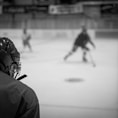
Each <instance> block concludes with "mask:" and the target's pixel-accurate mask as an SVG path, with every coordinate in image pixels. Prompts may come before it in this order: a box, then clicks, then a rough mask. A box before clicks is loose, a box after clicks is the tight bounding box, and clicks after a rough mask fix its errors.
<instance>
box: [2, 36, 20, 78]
mask: <svg viewBox="0 0 118 118" xmlns="http://www.w3.org/2000/svg"><path fill="white" fill-rule="evenodd" d="M0 70H1V71H3V72H5V73H7V74H8V75H10V76H12V77H14V78H16V76H17V75H18V74H19V72H20V70H21V64H20V53H19V52H18V51H17V49H16V47H15V45H14V43H13V42H12V41H11V40H10V39H9V38H6V37H0Z"/></svg>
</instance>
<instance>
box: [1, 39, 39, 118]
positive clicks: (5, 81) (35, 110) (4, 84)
mask: <svg viewBox="0 0 118 118" xmlns="http://www.w3.org/2000/svg"><path fill="white" fill-rule="evenodd" d="M1 40H4V41H3V42H4V43H2V42H1ZM7 41H8V42H7ZM0 44H1V45H0V118H40V116H39V112H40V111H39V102H38V99H37V96H36V94H35V92H34V91H33V90H32V89H31V88H30V87H28V86H27V85H25V84H23V83H22V82H20V81H18V80H16V79H15V77H16V75H17V74H16V75H15V76H14V73H15V72H17V69H18V67H17V68H16V66H18V65H19V64H18V63H17V60H18V59H15V60H14V61H13V60H12V59H13V58H14V57H17V58H19V53H18V52H17V50H16V49H14V48H13V47H14V45H12V43H10V42H9V40H7V38H0ZM3 47H6V48H3ZM8 47H9V50H10V49H11V51H10V52H9V53H12V55H13V54H15V55H14V56H13V58H11V57H12V55H11V54H8V53H7V52H8V51H7V48H8ZM12 61H13V62H12ZM14 64H15V65H16V66H14ZM12 66H13V67H12ZM14 67H15V68H14ZM14 69H16V70H14Z"/></svg>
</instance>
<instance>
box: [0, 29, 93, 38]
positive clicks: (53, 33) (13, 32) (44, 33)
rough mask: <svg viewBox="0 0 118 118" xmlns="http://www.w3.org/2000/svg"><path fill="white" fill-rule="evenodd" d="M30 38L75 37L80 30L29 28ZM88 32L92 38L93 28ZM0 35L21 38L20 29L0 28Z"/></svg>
mask: <svg viewBox="0 0 118 118" xmlns="http://www.w3.org/2000/svg"><path fill="white" fill-rule="evenodd" d="M28 32H29V33H30V34H31V36H32V39H38V40H44V39H55V40H56V39H75V38H76V36H77V35H78V33H79V32H80V30H73V29H72V30H71V29H60V30H59V29H56V30H55V29H51V30H49V29H48V30H39V29H29V30H28ZM88 32H89V34H90V35H91V37H92V38H94V37H95V36H94V34H95V33H94V30H89V31H88ZM0 36H1V37H2V36H6V37H9V38H11V39H15V40H16V39H21V37H22V29H0Z"/></svg>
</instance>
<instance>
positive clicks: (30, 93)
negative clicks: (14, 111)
mask: <svg viewBox="0 0 118 118" xmlns="http://www.w3.org/2000/svg"><path fill="white" fill-rule="evenodd" d="M16 89H17V91H18V92H19V94H20V96H21V97H23V98H24V100H25V101H27V103H28V105H30V107H33V106H35V105H36V104H38V98H37V95H36V93H35V91H34V90H33V89H32V88H31V87H29V86H28V85H26V84H24V83H22V82H21V81H18V80H16Z"/></svg>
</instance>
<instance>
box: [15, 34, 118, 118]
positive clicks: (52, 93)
mask: <svg viewBox="0 0 118 118" xmlns="http://www.w3.org/2000/svg"><path fill="white" fill-rule="evenodd" d="M73 34H74V32H73ZM48 35H50V34H46V36H47V37H45V38H43V37H40V39H35V38H32V40H31V45H32V49H33V51H32V52H29V50H28V49H26V50H25V52H24V53H21V62H22V71H21V74H27V75H28V77H27V78H26V79H23V80H21V81H22V82H23V83H26V84H27V85H28V86H30V87H32V88H33V89H34V90H35V92H36V93H37V96H38V98H39V103H40V113H41V114H40V115H41V118H118V40H116V39H102V38H101V39H99V38H94V39H92V40H93V42H94V43H95V45H96V49H95V50H94V49H93V48H92V47H91V46H90V45H89V46H90V48H91V55H92V57H93V59H94V61H95V63H96V67H93V66H92V64H91V62H90V63H87V64H84V63H82V52H81V49H78V51H77V52H76V53H75V54H73V55H72V56H71V57H70V58H68V60H67V61H63V58H64V56H65V55H66V54H67V53H68V51H70V50H71V48H72V45H73V42H74V40H75V39H74V38H75V34H74V35H71V36H65V35H64V34H61V35H60V34H59V35H57V36H54V37H53V38H50V37H49V38H48ZM14 42H15V44H16V45H17V46H18V49H19V50H20V51H21V50H22V41H21V39H18V40H14ZM88 59H89V61H91V60H90V57H89V56H88Z"/></svg>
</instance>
